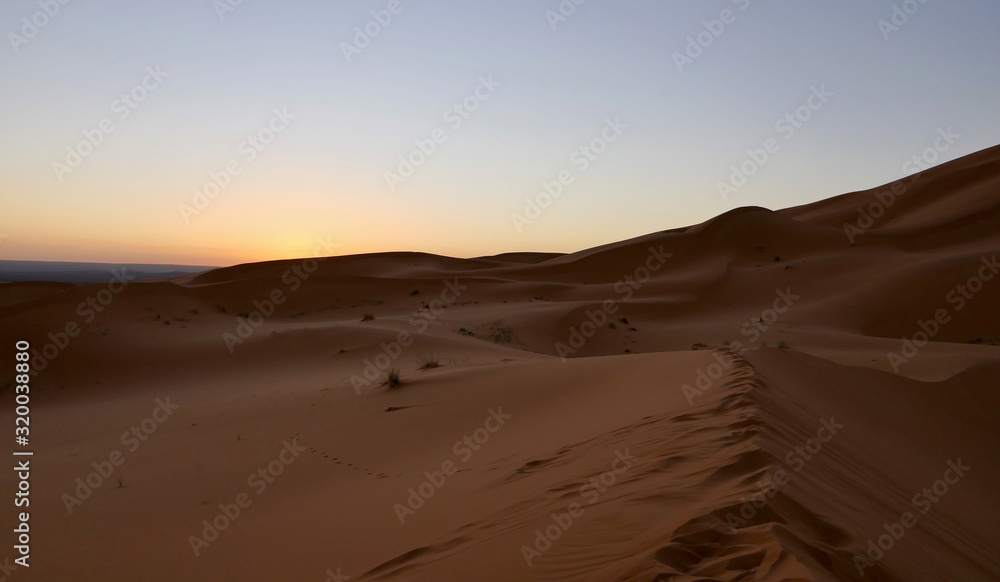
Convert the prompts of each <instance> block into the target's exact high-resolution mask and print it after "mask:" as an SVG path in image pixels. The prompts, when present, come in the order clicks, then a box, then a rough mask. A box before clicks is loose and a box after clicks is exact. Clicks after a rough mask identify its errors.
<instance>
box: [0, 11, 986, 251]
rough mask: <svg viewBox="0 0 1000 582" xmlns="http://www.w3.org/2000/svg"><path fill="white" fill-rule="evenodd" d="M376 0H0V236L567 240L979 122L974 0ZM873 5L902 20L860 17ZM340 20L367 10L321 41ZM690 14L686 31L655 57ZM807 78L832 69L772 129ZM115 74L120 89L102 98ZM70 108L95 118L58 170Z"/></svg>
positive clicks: (872, 175)
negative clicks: (199, 202) (407, 170)
mask: <svg viewBox="0 0 1000 582" xmlns="http://www.w3.org/2000/svg"><path fill="white" fill-rule="evenodd" d="M63 1H66V0H63ZM577 1H579V0H577ZM231 3H233V4H236V3H237V0H231ZM47 4H51V5H52V6H58V12H57V13H56V14H55V15H54V16H51V17H49V16H48V15H45V14H44V11H43V6H44V5H47ZM394 4H395V3H393V2H390V1H389V0H376V1H352V2H331V1H319V0H290V1H284V2H274V1H270V2H269V1H264V0H242V2H240V3H238V5H237V6H235V7H231V8H232V9H231V10H226V11H224V12H223V11H222V10H221V9H220V6H225V7H230V4H229V3H227V0H218V1H216V2H213V1H212V0H144V1H142V2H125V1H107V0H87V1H83V0H69V1H68V3H67V4H66V5H61V4H59V3H58V2H57V1H56V0H41V1H39V0H35V1H28V0H8V1H6V2H4V3H3V5H2V7H0V32H2V33H3V34H4V37H5V39H4V43H3V46H2V47H0V112H2V114H0V183H2V191H0V258H3V259H22V260H59V261H100V262H146V263H181V264H210V265H228V264H233V263H238V262H250V261H258V260H267V259H276V258H290V257H299V256H311V255H313V254H314V253H313V251H314V249H315V247H316V240H317V239H318V238H323V239H327V240H330V241H334V242H335V243H337V244H339V246H338V247H337V249H336V251H335V252H336V253H337V254H348V253H363V252H376V251H391V250H419V251H427V252H434V253H439V254H446V255H452V256H460V257H469V256H476V255H485V254H494V253H499V252H506V251H521V250H534V251H574V250H579V249H582V248H586V247H590V246H595V245H599V244H603V243H607V242H612V241H616V240H620V239H624V238H628V237H632V236H637V235H642V234H646V233H649V232H653V231H657V230H664V229H669V228H675V227H679V226H685V225H689V224H694V223H698V222H702V221H704V220H706V219H708V218H711V217H712V216H715V215H717V214H720V213H722V212H725V211H727V210H730V209H732V208H735V207H738V206H750V205H757V206H764V207H768V208H772V209H778V208H783V207H788V206H794V205H798V204H804V203H807V202H812V201H815V200H819V199H822V198H826V197H829V196H833V195H836V194H841V193H844V192H849V191H854V190H860V189H865V188H869V187H873V186H877V185H880V184H883V183H886V182H889V181H892V180H894V179H897V178H900V177H902V176H903V175H906V174H909V173H912V171H911V170H912V168H913V167H912V166H910V167H906V166H905V164H906V163H907V161H908V160H910V159H912V158H913V156H915V155H922V154H923V153H924V152H925V150H927V148H933V147H934V146H935V142H936V143H937V145H938V146H943V147H941V148H940V149H942V150H944V151H941V152H937V151H935V152H934V153H933V155H930V154H928V156H929V161H933V162H934V163H941V162H944V161H947V160H951V159H955V158H957V157H960V156H963V155H966V154H969V153H972V152H974V151H978V150H981V149H983V148H986V147H989V146H992V145H996V144H997V143H1000V115H998V110H1000V107H998V105H1000V75H998V72H1000V70H998V69H1000V34H998V33H997V24H998V22H1000V4H998V3H997V2H996V1H995V0H950V1H948V2H945V1H944V0H927V1H926V3H924V4H918V3H917V2H916V0H909V1H908V2H898V3H895V4H894V2H891V1H882V0H845V1H840V2H820V1H818V0H813V1H802V0H798V1H792V0H771V1H768V2H764V1H762V0H714V1H694V0H688V1H670V2H667V1H652V0H632V1H621V2H612V1H610V0H587V1H585V2H583V3H582V4H581V5H579V6H575V5H574V4H573V2H572V1H571V0H565V1H564V2H562V5H563V9H564V10H565V11H566V12H569V10H567V9H566V7H567V6H575V11H574V12H573V13H572V14H569V15H568V16H566V17H565V20H558V21H556V20H554V19H553V18H552V15H551V14H547V12H548V11H554V12H555V13H557V12H558V11H559V9H560V1H559V0H504V1H502V2H500V1H496V2H469V1H459V0H401V1H400V3H399V5H398V6H399V7H400V8H401V9H400V10H399V11H398V13H397V14H395V15H392V17H391V20H390V21H389V22H388V24H386V25H385V26H381V25H378V26H376V25H375V24H369V22H370V21H372V20H373V18H374V17H373V15H372V11H376V12H378V11H383V10H385V9H386V8H387V7H389V6H390V5H394ZM52 6H50V7H49V10H50V11H55V9H54V8H52ZM894 6H898V7H899V11H897V13H896V23H897V24H901V25H900V26H898V27H896V29H888V28H886V27H885V26H883V27H881V28H880V25H879V21H880V20H883V21H887V22H890V23H891V19H892V17H893V13H894ZM914 6H918V7H919V8H918V10H916V12H915V13H913V14H911V15H908V16H907V17H906V18H907V20H906V21H905V22H903V18H902V16H900V15H901V14H903V12H902V9H903V8H908V9H910V10H911V11H912V8H913V7H914ZM724 10H730V11H731V13H728V14H726V15H725V16H726V20H728V21H729V22H728V24H726V23H723V28H722V30H721V33H720V34H718V35H717V36H716V35H715V34H713V33H712V32H709V31H706V24H705V23H704V22H705V21H712V20H714V19H719V18H720V16H723V11H724ZM220 14H221V16H220ZM25 18H27V19H28V20H29V21H30V20H31V19H32V18H34V19H35V20H36V23H41V24H42V26H40V27H38V28H37V30H34V29H33V28H32V26H33V25H30V26H28V25H25V21H24V20H23V19H25ZM382 18H383V20H385V16H384V15H383V16H382ZM553 23H554V26H553ZM366 25H368V26H369V30H375V29H377V28H381V30H380V31H378V35H377V36H376V37H375V38H373V39H371V41H370V44H368V45H367V46H365V47H364V48H362V49H360V50H359V51H354V50H352V51H350V52H351V53H353V54H351V58H350V60H348V58H347V57H346V56H345V50H344V46H345V45H344V43H354V42H355V37H356V36H357V33H356V28H361V29H364V27H365V26H366ZM707 27H708V28H714V29H715V30H716V32H719V26H718V24H715V25H713V24H712V23H711V22H709V24H708V25H707ZM703 31H705V32H703ZM699 33H702V34H701V39H702V40H703V41H707V40H708V39H709V38H710V40H711V41H710V42H706V43H705V44H707V46H706V47H705V48H703V49H702V52H701V54H698V55H697V57H696V58H693V59H691V62H689V63H686V65H685V66H684V67H683V70H680V68H679V67H678V65H677V60H676V56H675V53H681V54H683V53H684V52H685V51H686V50H687V46H688V40H687V39H688V37H697V35H698V34H699ZM29 36H30V38H29ZM361 40H363V39H361ZM157 66H158V67H159V68H160V70H161V71H163V72H164V73H166V74H168V75H169V76H167V77H165V78H163V79H162V80H160V81H159V82H158V83H159V84H158V85H156V81H154V80H153V79H152V78H148V79H147V78H146V77H147V75H148V73H147V70H148V69H147V68H151V69H153V70H155V69H156V67H157ZM491 76H492V77H491ZM481 78H486V79H489V78H492V79H493V80H494V81H495V82H496V83H499V86H498V87H495V88H494V89H493V90H492V93H488V92H487V91H485V90H484V89H480V90H479V92H480V95H481V96H485V95H488V99H485V100H482V101H479V102H478V109H477V110H476V111H474V112H472V113H471V114H469V115H468V119H464V118H460V119H461V122H462V123H461V124H460V126H458V127H455V126H456V125H458V124H457V123H455V122H454V119H455V117H454V116H455V114H454V113H452V114H450V115H446V111H447V110H448V109H449V108H450V107H452V106H453V104H455V103H459V102H462V101H463V100H465V99H466V98H468V97H470V96H473V95H475V91H476V89H477V86H478V85H479V84H480V79H481ZM144 80H145V81H146V83H147V87H153V88H152V89H150V90H148V91H146V90H145V89H136V88H137V87H141V85H142V83H143V81H144ZM154 85H155V87H154ZM812 87H816V88H820V87H825V89H826V91H828V92H830V93H832V94H833V95H832V96H830V97H828V98H827V99H826V102H825V103H822V102H820V101H818V100H817V99H813V104H814V105H817V104H821V107H819V108H818V110H815V111H811V110H810V111H809V119H808V121H806V122H804V123H802V124H801V127H799V128H796V129H795V131H794V134H793V135H790V136H789V135H788V133H789V132H788V130H787V127H788V126H785V131H779V130H778V128H776V125H775V124H776V122H777V121H778V120H780V119H782V118H783V117H784V116H785V115H786V114H789V113H792V114H794V113H795V111H796V110H797V108H799V107H800V106H803V105H805V104H807V102H808V101H807V99H808V98H809V96H810V95H811V88H812ZM133 89H135V91H136V95H141V94H142V93H143V91H146V95H145V100H144V101H142V102H141V103H137V104H135V105H136V107H135V108H134V109H129V110H128V111H129V115H128V116H127V117H125V118H124V119H123V118H122V116H123V112H124V111H125V109H123V103H124V102H123V101H121V100H120V97H121V95H122V94H123V93H129V92H132V91H133ZM126 107H127V106H126ZM283 108H284V109H285V110H286V111H288V112H290V113H291V114H293V115H294V116H295V119H294V120H291V121H290V122H288V123H287V126H286V127H284V129H283V131H281V132H280V133H277V134H276V135H275V136H274V139H273V141H271V143H270V144H268V145H266V146H263V148H262V149H260V150H259V151H257V150H254V151H255V152H256V156H255V157H254V159H252V160H251V159H249V154H248V152H249V151H250V150H248V149H247V147H248V146H243V147H241V143H242V142H244V140H247V138H248V137H250V136H251V135H257V134H258V132H260V131H261V130H262V129H265V128H267V127H268V124H269V123H271V119H272V116H273V115H274V113H273V111H274V110H275V109H278V110H282V109H283ZM801 111H802V112H805V110H801ZM615 118H618V119H620V122H621V123H623V124H625V125H626V126H627V127H626V128H625V129H622V130H621V134H620V135H614V134H612V133H607V132H606V133H607V135H608V136H614V137H616V140H615V141H614V142H613V143H609V144H607V148H606V151H604V152H603V153H602V154H600V155H592V157H594V158H595V159H593V160H592V161H590V160H588V162H589V167H587V168H586V169H583V165H582V163H574V162H573V161H571V156H572V155H573V153H574V152H575V151H578V150H579V148H581V147H582V146H586V145H587V144H590V143H591V141H592V140H594V139H595V138H599V137H600V136H601V134H602V130H603V129H604V128H605V126H606V120H607V119H615ZM105 119H106V120H107V121H106V122H104V123H105V127H112V128H113V131H111V132H108V133H105V132H101V131H100V129H99V128H100V127H101V124H102V120H105ZM108 123H110V125H107V124H108ZM276 127H279V125H277V124H276ZM948 128H951V133H952V134H953V135H957V136H958V137H953V138H952V139H950V140H947V141H946V140H943V139H937V137H938V135H939V131H940V130H945V131H946V132H947V130H948ZM85 131H86V132H90V134H91V136H95V137H96V136H100V137H101V140H100V141H101V143H99V144H98V145H97V146H96V147H94V148H92V149H93V151H92V152H90V151H87V150H88V149H89V148H86V147H84V148H83V151H85V152H87V153H88V154H89V155H86V156H85V157H82V158H81V160H82V161H81V162H80V164H79V166H78V167H77V168H75V169H72V171H70V172H68V173H65V172H63V173H61V175H59V176H57V174H59V173H60V170H59V168H58V167H54V166H53V164H54V162H58V163H61V164H66V162H67V157H68V156H69V154H68V151H67V148H77V142H79V141H80V140H82V139H84V132H85ZM95 132H96V133H95ZM266 133H267V132H265V135H263V136H262V137H265V138H266V137H268V136H267V135H266ZM434 135H437V136H438V137H441V136H446V139H445V141H444V142H443V143H441V144H440V145H438V146H437V147H436V151H435V152H434V153H433V154H432V155H430V156H429V157H428V159H427V160H426V162H425V163H424V164H423V165H422V166H420V167H419V168H417V169H416V170H415V171H414V173H413V175H412V176H411V177H409V178H407V179H406V180H405V181H404V182H402V183H401V184H399V185H397V186H396V187H395V189H393V188H390V186H389V185H388V184H387V180H386V172H388V171H396V169H397V166H398V164H399V158H400V156H408V155H409V154H411V152H413V151H414V149H415V148H416V146H415V142H414V140H426V139H428V138H430V137H431V136H434ZM769 138H774V139H775V143H777V144H778V146H779V149H778V150H777V151H776V152H775V153H774V154H772V155H770V156H769V159H768V160H767V162H766V163H764V164H763V165H762V166H761V167H760V168H759V170H758V171H757V172H756V173H755V175H754V176H752V177H750V178H749V179H748V180H747V182H746V184H745V185H743V186H742V187H740V188H738V189H737V191H736V192H735V193H730V195H728V196H727V197H726V198H725V199H723V197H722V196H721V195H720V193H719V188H718V183H719V181H720V180H729V179H730V175H731V173H732V171H731V169H730V167H731V166H732V165H734V164H736V165H739V164H741V163H743V162H744V161H746V160H748V153H747V149H748V148H760V147H762V145H763V144H764V142H765V140H767V139H769ZM601 145H602V144H600V143H599V144H597V146H598V148H600V146H601ZM249 147H253V146H249ZM580 159H581V158H580V157H578V158H577V161H579V160H580ZM233 164H236V165H238V166H239V168H240V170H241V171H240V172H239V174H238V175H235V176H233V177H232V180H231V183H230V184H229V185H228V187H225V188H222V189H221V191H220V192H219V194H218V195H217V196H216V197H215V198H214V200H212V201H211V202H210V204H209V205H208V206H207V207H205V208H204V210H202V211H200V212H199V213H198V214H197V215H193V216H188V218H189V220H185V218H184V217H183V216H182V212H181V210H180V208H181V205H182V204H188V205H192V204H193V197H194V195H195V189H199V190H201V189H202V188H203V187H204V186H205V184H206V183H207V182H209V180H210V175H211V174H212V173H215V174H217V175H219V174H220V173H221V174H224V173H225V172H226V169H227V166H230V167H233ZM66 167H67V168H69V166H68V165H67V166H66ZM562 172H568V173H569V175H570V176H571V177H572V179H573V182H572V184H570V185H569V186H567V187H565V188H564V191H563V193H562V194H561V196H559V197H558V198H557V199H555V200H554V202H552V204H551V205H550V206H549V207H548V208H547V209H546V210H544V212H542V213H541V216H540V217H538V218H537V220H534V221H533V222H531V223H530V224H527V225H523V227H522V229H521V232H518V230H517V229H516V228H515V226H514V224H513V222H512V214H515V213H518V214H523V213H524V208H525V204H526V203H525V199H526V198H531V199H535V198H536V196H537V195H538V194H539V192H542V184H543V182H551V181H554V180H558V178H559V176H560V173H562ZM563 175H564V176H565V175H567V174H563ZM192 208H194V206H193V205H192ZM4 235H6V236H4Z"/></svg>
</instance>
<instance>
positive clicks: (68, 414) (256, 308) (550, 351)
mask: <svg viewBox="0 0 1000 582" xmlns="http://www.w3.org/2000/svg"><path fill="white" fill-rule="evenodd" d="M998 187H1000V148H992V149H989V150H985V151H983V152H979V153H977V154H974V155H971V156H968V157H966V158H963V159H960V160H957V161H955V162H952V163H949V164H945V165H943V166H939V167H937V168H934V169H932V170H929V171H927V172H924V173H923V174H921V175H920V176H919V179H917V180H912V179H905V180H903V181H901V182H900V183H897V184H896V185H895V190H893V185H886V186H883V187H880V188H876V189H874V190H871V191H865V192H854V193H850V194H845V195H843V196H839V197H836V198H832V199H829V200H824V201H821V202H817V203H815V204H810V205H806V206H802V207H797V208H792V209H788V210H783V211H778V212H773V211H770V210H766V209H763V208H740V209H736V210H733V211H731V212H728V213H726V214H724V215H721V216H719V217H716V218H714V219H712V220H709V221H708V222H706V223H703V224H700V225H695V226H692V227H690V228H686V229H675V230H671V231H666V232H660V233H653V234H649V235H646V236H643V237H639V238H636V239H632V240H627V241H622V242H618V243H613V244H609V245H604V246H601V247H597V248H594V249H589V250H585V251H581V252H578V253H573V254H569V255H559V254H552V253H537V254H534V253H511V254H505V255H497V256H493V257H480V258H475V259H456V258H449V257H440V256H434V255H428V254H421V253H384V254H373V255H359V256H348V257H330V258H323V259H321V260H309V259H296V260H289V261H278V262H268V263H257V264H250V265H240V266H236V267H231V268H226V269H218V270H214V271H210V272H206V273H202V274H197V275H190V276H185V277H180V278H175V279H169V280H152V281H126V282H124V283H123V282H118V283H115V284H97V285H83V286H71V285H64V284H52V283H11V284H2V285H0V322H2V325H0V346H2V352H3V354H4V356H3V357H4V358H5V359H6V360H7V361H8V362H10V365H11V367H13V365H14V345H15V342H16V341H17V340H28V341H30V342H31V346H32V349H34V350H37V352H38V354H41V356H40V357H35V358H34V359H33V362H32V365H33V367H34V368H35V369H39V368H40V370H39V372H38V373H37V374H36V375H35V376H33V377H32V379H31V421H32V423H31V445H30V447H29V448H30V449H31V450H34V451H35V456H34V457H33V458H32V473H31V478H30V482H31V498H30V499H31V506H30V509H31V522H30V523H31V531H32V538H31V542H32V543H31V545H32V551H31V558H30V564H31V566H30V568H24V567H15V568H11V569H10V570H9V571H0V580H3V579H4V578H3V577H2V576H4V575H6V576H7V577H8V579H10V580H70V579H72V580H83V581H88V580H95V581H97V580H100V581H107V580H143V581H151V582H152V581H159V580H170V581H174V580H190V581H201V580H205V581H218V580H295V581H299V580H302V581H316V582H322V581H324V580H347V579H351V580H386V581H395V580H497V581H500V580H575V581H590V580H593V581H599V580H600V581H606V580H627V581H633V580H634V581H640V580H641V581H653V580H663V581H667V580H670V581H674V582H695V581H736V580H768V581H771V580H774V581H780V580H785V581H801V580H815V581H826V580H875V581H883V580H885V581H895V580H948V581H952V580H963V581H967V580H968V581H971V580H997V579H1000V515H998V513H997V511H996V505H997V491H1000V469H998V465H997V463H996V459H997V458H998V452H1000V446H998V444H997V438H996V430H997V427H998V426H1000V418H998V413H997V410H998V396H997V391H996V379H997V377H998V372H1000V350H998V348H997V345H998V344H1000V318H998V317H997V315H996V314H997V307H998V306H1000V276H997V273H996V270H995V269H994V267H995V266H996V267H997V268H1000V266H998V265H997V264H996V262H995V261H996V258H995V257H996V251H997V249H1000V199H998V198H997V196H996V192H997V191H998ZM876 215H877V216H876ZM366 314H367V315H370V316H372V317H371V318H366V317H365V316H366ZM46 344H51V345H50V346H47V345H46ZM427 362H435V363H436V364H437V365H436V366H434V367H428V368H426V369H421V365H422V364H424V363H427ZM387 368H397V369H398V370H399V373H400V377H401V381H402V385H401V386H399V387H396V388H391V387H388V386H385V385H382V382H383V380H384V376H385V374H384V372H385V370H386V369H387ZM4 381H5V382H6V380H4ZM0 389H2V393H0V399H2V401H3V402H4V404H3V406H2V409H0V410H2V411H0V425H2V426H6V427H12V426H13V423H14V412H13V410H12V409H13V404H12V403H13V400H14V386H13V383H11V382H8V383H7V384H6V385H3V386H2V387H0ZM133 427H135V428H134V429H133ZM133 430H134V432H130V431H133ZM12 449H14V447H13V445H12ZM102 473H103V474H102ZM78 479H79V481H78ZM88 479H89V480H90V483H89V484H88V483H87V481H88ZM16 486H17V484H16V482H15V480H14V478H13V477H12V475H11V474H10V473H8V474H6V475H5V476H4V477H3V479H2V480H0V490H2V491H3V495H4V496H5V497H6V496H7V495H10V496H11V497H12V496H13V491H14V489H15V488H16ZM0 507H2V509H0V523H2V524H4V527H7V526H8V524H13V523H14V520H15V518H16V515H15V510H14V507H13V504H12V503H11V502H10V501H9V500H5V501H4V503H3V504H2V506H0ZM5 539H6V540H8V543H6V544H5V545H4V548H3V549H0V563H4V562H3V561H2V560H3V557H4V556H7V557H8V558H7V562H6V564H8V565H9V566H14V565H15V564H14V558H15V557H17V555H16V552H15V551H14V549H13V548H12V547H11V546H12V545H13V541H12V540H13V536H12V534H7V536H6V537H5Z"/></svg>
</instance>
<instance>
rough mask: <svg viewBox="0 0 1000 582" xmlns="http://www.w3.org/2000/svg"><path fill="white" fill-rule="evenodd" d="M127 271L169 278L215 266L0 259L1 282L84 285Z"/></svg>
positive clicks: (137, 277) (144, 276)
mask: <svg viewBox="0 0 1000 582" xmlns="http://www.w3.org/2000/svg"><path fill="white" fill-rule="evenodd" d="M123 268H124V269H125V271H126V273H127V274H128V275H129V276H130V277H135V279H131V280H133V281H143V280H147V279H171V278H173V277H181V276H184V275H190V274H192V273H200V272H202V271H208V270H210V269H215V268H216V267H204V266H194V265H145V264H139V263H69V262H57V261H0V283H19V282H24V281H51V282H54V283H73V284H76V285H86V284H90V283H104V282H107V281H108V280H109V279H110V278H111V277H112V276H113V274H112V271H115V272H121V269H123Z"/></svg>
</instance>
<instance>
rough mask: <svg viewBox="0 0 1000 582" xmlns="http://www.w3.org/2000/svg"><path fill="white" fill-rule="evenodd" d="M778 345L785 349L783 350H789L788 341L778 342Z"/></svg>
mask: <svg viewBox="0 0 1000 582" xmlns="http://www.w3.org/2000/svg"><path fill="white" fill-rule="evenodd" d="M778 347H779V348H781V349H783V350H787V349H788V344H787V343H786V342H778Z"/></svg>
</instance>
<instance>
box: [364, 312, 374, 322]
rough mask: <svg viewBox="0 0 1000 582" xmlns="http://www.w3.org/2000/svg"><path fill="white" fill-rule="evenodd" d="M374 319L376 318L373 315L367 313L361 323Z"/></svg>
mask: <svg viewBox="0 0 1000 582" xmlns="http://www.w3.org/2000/svg"><path fill="white" fill-rule="evenodd" d="M373 319H375V316H374V315H372V314H371V313H366V314H364V315H362V316H361V321H371V320H373Z"/></svg>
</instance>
